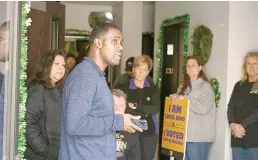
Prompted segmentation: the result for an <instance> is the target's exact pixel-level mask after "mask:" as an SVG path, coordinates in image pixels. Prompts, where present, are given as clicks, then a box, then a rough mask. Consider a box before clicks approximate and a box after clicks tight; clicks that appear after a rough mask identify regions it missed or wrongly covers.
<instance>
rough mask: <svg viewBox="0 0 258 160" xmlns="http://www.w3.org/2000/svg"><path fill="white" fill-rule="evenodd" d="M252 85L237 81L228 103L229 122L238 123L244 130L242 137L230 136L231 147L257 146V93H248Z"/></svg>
mask: <svg viewBox="0 0 258 160" xmlns="http://www.w3.org/2000/svg"><path fill="white" fill-rule="evenodd" d="M252 86H253V83H250V82H244V83H241V82H240V81H239V82H237V83H236V84H235V87H234V90H233V92H232V95H231V98H230V101H229V104H228V121H229V124H231V123H239V124H241V125H242V126H243V127H244V128H245V130H246V135H245V136H244V137H243V138H235V137H234V136H231V146H232V147H246V148H252V147H258V140H257V136H258V94H251V93H250V91H251V89H252Z"/></svg>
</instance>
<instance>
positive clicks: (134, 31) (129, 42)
mask: <svg viewBox="0 0 258 160" xmlns="http://www.w3.org/2000/svg"><path fill="white" fill-rule="evenodd" d="M142 10H143V2H139V1H137V2H130V1H124V2H123V25H122V31H123V39H124V42H123V47H124V51H123V57H122V60H121V73H124V70H125V62H126V60H127V59H128V58H129V57H131V56H133V57H134V56H139V55H141V52H142V23H143V14H142ZM132 11H133V12H132Z"/></svg>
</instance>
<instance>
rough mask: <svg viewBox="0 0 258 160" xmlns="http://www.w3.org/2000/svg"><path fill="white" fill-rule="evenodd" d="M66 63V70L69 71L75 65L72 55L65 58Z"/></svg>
mask: <svg viewBox="0 0 258 160" xmlns="http://www.w3.org/2000/svg"><path fill="white" fill-rule="evenodd" d="M66 65H67V68H68V70H69V71H71V70H72V69H73V68H74V67H75V65H76V60H75V59H74V58H73V57H68V58H66Z"/></svg>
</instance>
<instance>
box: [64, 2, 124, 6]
mask: <svg viewBox="0 0 258 160" xmlns="http://www.w3.org/2000/svg"><path fill="white" fill-rule="evenodd" d="M119 2H122V1H62V3H63V4H81V5H98V6H113V5H115V4H116V3H119Z"/></svg>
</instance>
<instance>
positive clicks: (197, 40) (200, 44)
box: [192, 25, 213, 65]
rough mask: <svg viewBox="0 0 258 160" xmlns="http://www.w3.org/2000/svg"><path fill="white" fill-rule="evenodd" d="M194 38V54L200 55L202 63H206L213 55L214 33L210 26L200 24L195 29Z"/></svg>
mask: <svg viewBox="0 0 258 160" xmlns="http://www.w3.org/2000/svg"><path fill="white" fill-rule="evenodd" d="M192 38H193V41H192V44H193V55H195V56H199V57H200V58H201V63H202V65H204V64H206V63H207V62H208V60H209V58H210V55H211V49H212V38H213V34H212V32H211V30H210V29H209V28H208V27H206V26H204V25H200V26H199V27H197V28H195V29H194V33H193V36H192Z"/></svg>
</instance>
